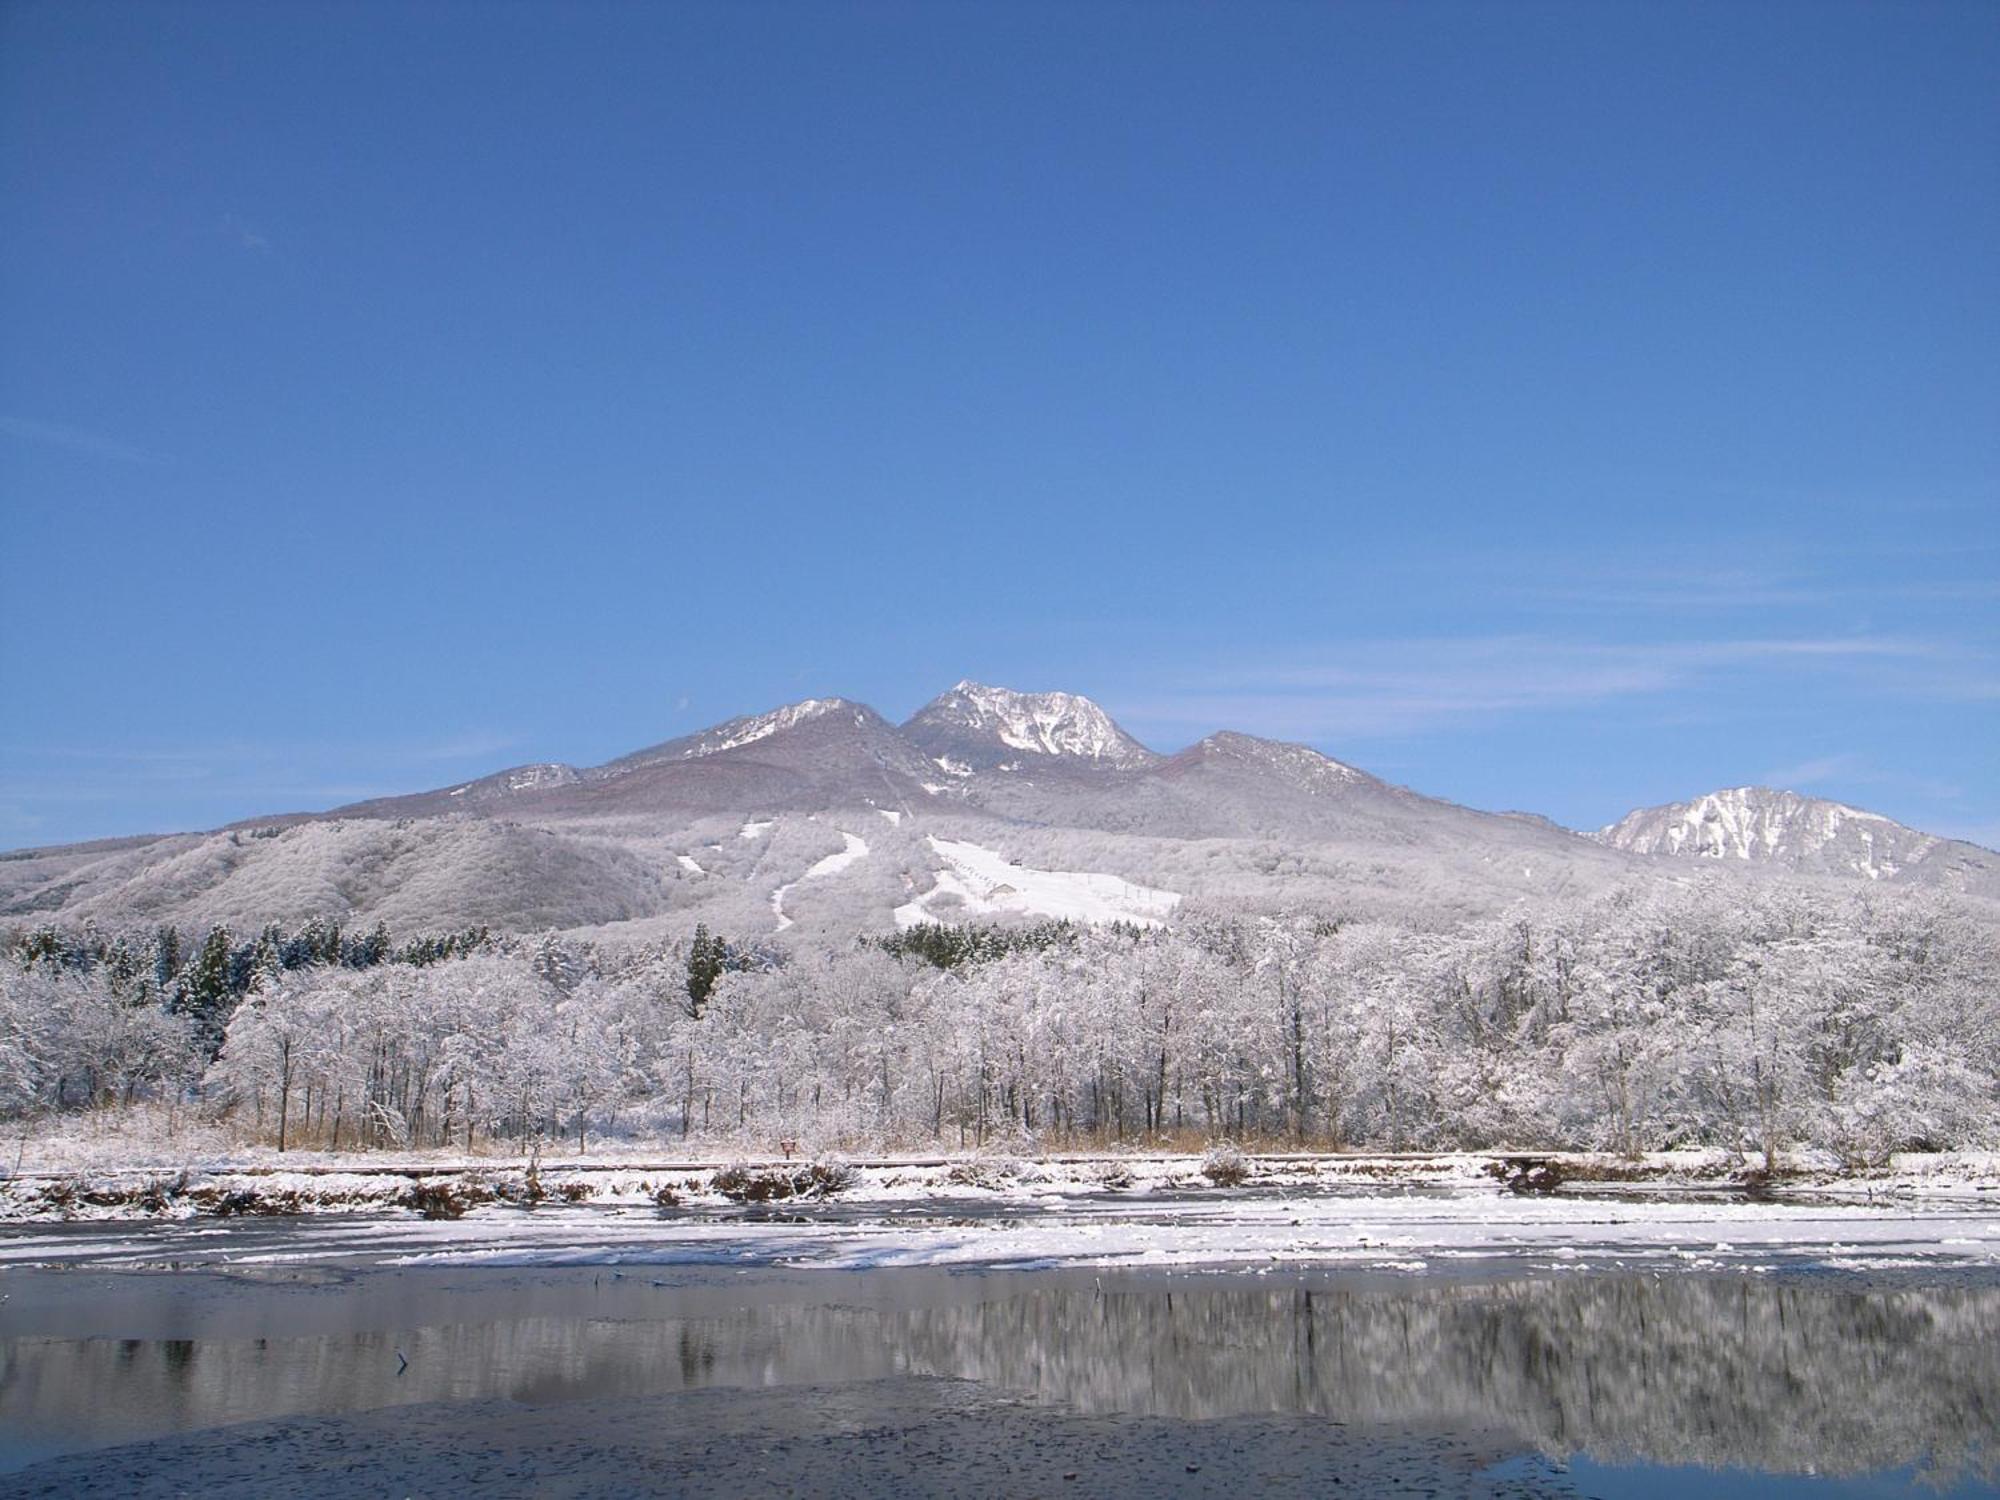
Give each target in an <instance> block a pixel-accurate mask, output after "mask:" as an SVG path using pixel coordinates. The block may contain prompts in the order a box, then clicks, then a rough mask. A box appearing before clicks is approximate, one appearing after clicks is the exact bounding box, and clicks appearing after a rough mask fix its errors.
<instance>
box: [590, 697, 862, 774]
mask: <svg viewBox="0 0 2000 1500" xmlns="http://www.w3.org/2000/svg"><path fill="white" fill-rule="evenodd" d="M843 714H851V715H852V716H853V718H854V722H855V724H856V725H858V726H860V725H870V724H880V723H881V722H882V720H881V716H880V715H878V714H877V713H876V712H875V710H874V709H872V708H870V707H868V705H867V704H865V703H856V702H854V701H853V700H852V699H850V698H802V699H800V700H799V701H798V702H797V703H787V704H785V705H784V706H783V707H782V708H774V709H771V710H770V711H769V712H767V713H761V714H743V715H741V716H740V717H738V718H734V719H727V720H725V721H723V722H722V723H720V724H714V725H711V726H710V727H709V728H707V729H701V730H697V731H696V732H695V733H693V734H689V735H683V736H682V737H681V738H679V739H675V740H668V741H667V742H666V743H664V744H660V745H653V746H649V747H648V748H647V749H644V750H635V751H634V752H632V753H631V754H630V755H622V756H620V757H619V758H618V759H617V760H614V761H610V762H607V763H606V764H604V765H602V766H599V767H598V768H597V770H596V772H595V773H593V774H594V775H596V776H597V777H599V778H602V777H604V776H607V775H609V776H616V775H620V774H622V773H624V772H626V771H636V770H638V769H640V768H641V767H644V766H655V765H659V764H661V763H662V762H665V761H682V760H703V759H706V758H707V757H708V756H711V755H720V754H721V753H722V752H723V751H725V750H738V749H741V748H742V747H743V746H745V745H754V744H756V743H757V742H758V741H759V740H767V739H770V738H771V737H772V736H773V735H776V734H780V733H783V732H784V731H785V730H788V729H796V728H798V727H799V726H800V725H802V724H811V723H815V722H817V721H820V720H831V719H834V718H837V717H838V716H840V715H843Z"/></svg>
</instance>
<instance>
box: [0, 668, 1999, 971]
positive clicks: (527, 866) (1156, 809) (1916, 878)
mask: <svg viewBox="0 0 2000 1500" xmlns="http://www.w3.org/2000/svg"><path fill="white" fill-rule="evenodd" d="M862 850H865V851H866V853H865V855H864V854H860V853H857V851H862ZM1696 857H1700V865H1701V868H1703V869H1704V870H1706V871H1707V872H1708V877H1707V878H1714V879H1745V880H1749V879H1758V880H1763V879H1773V878H1782V879H1789V878H1798V879H1806V880H1825V879H1843V880H1868V881H1874V882H1886V883H1891V884H1899V885H1900V884H1920V885H1934V886H1940V887H1943V888H1945V889H1949V890H1955V891H1961V892H1965V893H1969V894H1972V895H1975V896H1983V897H1987V898H1991V899H2000V855H1995V854H1993V853H1991V852H1990V851H1987V850H1983V849H1979V848H1976V847H1975V846H1973V845H1970V844H1963V843H1954V842H1952V841H1950V840H1945V839H1939V838H1934V837H1932V836H1930V835H1928V834H1923V833H1919V832H1917V831H1915V830H1913V829H1909V828H1905V827H1902V826H1901V825H1899V824H1896V823H1893V822H1890V821H1889V820H1888V819H1886V818H1883V817H1880V816H1878V815H1875V814H1872V813H1865V812H1860V811H1857V810H1856V809H1853V808H1849V807H1845V806H1842V805H1841V804H1838V803H1832V802H1824V801H1819V800H1816V799H1813V798H1808V797H1800V796H1798V795H1796V794H1794V793H1790V792H1775V791H1768V790H1763V789H1758V788H1739V789H1736V790H1733V791H1727V792H1717V793H1713V794H1711V795H1709V796H1707V797H1702V798H1698V799H1696V800H1694V801H1692V802H1687V803H1677V804H1674V805H1673V806H1670V807H1662V808H1650V809H1645V810H1642V811H1639V812H1635V813H1633V814H1631V815H1630V816H1628V817H1627V818H1625V819H1623V820H1621V821H1620V822H1618V823H1616V824H1614V825H1612V826H1611V827H1610V828H1607V829H1604V830H1602V831H1601V832H1599V833H1596V834H1592V835H1580V834H1576V833H1572V832H1570V831H1569V830H1567V829H1563V828H1559V827H1557V826H1556V825H1555V824H1553V823H1550V822H1549V821H1547V820H1546V819H1542V818H1538V817H1534V816H1532V815H1526V814H1521V813H1511V812H1510V813H1489V812H1482V811H1480V810H1478V809H1475V808H1469V807H1462V806H1460V805H1458V804H1456V803H1452V802H1447V801H1444V800H1442V799H1439V798H1435V797H1426V796H1424V795H1422V794H1420V793H1418V792H1415V791H1412V790H1410V789H1409V788H1407V787H1400V786H1395V785H1393V784H1391V783H1389V782H1386V781H1383V780H1382V779H1380V778H1379V777H1375V776H1371V775H1370V774H1368V773H1367V772H1366V771H1363V770H1360V769H1358V768H1356V767H1354V766H1350V765H1346V764H1343V763H1342V762H1340V761H1337V760H1334V759H1332V758H1330V757H1328V756H1326V755H1323V754H1321V753H1320V752H1319V751H1317V750H1314V749H1311V748H1309V747H1307V746H1304V745H1293V744H1284V743H1280V742H1277V741H1272V740H1265V739H1259V738H1256V737H1255V736H1251V735H1245V734H1236V733H1230V732H1222V733H1217V734H1212V735H1210V736H1209V737H1208V738H1206V739H1204V740H1201V741H1200V742H1198V743H1196V744H1194V745H1190V746H1189V747H1187V748H1186V749H1184V750H1181V751H1179V752H1177V753H1175V754H1173V755H1160V754H1157V753H1155V752H1154V751H1152V750H1150V749H1148V748H1147V747H1146V746H1144V745H1142V744H1140V743H1139V742H1138V741H1137V740H1135V739H1134V738H1132V736H1130V735H1128V734H1127V733H1125V732H1124V731H1123V730H1122V729H1120V728H1119V727H1118V725H1117V724H1116V723H1115V722H1114V721H1113V720H1112V718H1111V717H1110V715H1109V714H1107V713H1105V711H1104V710H1103V709H1102V708H1100V707H1099V706H1098V705H1097V704H1095V703H1092V702H1091V701H1090V700H1089V699H1088V698H1082V697H1078V696H1076V695H1074V694H1069V693H1018V692H1012V691H1009V690H1007V689H1005V688H997V687H989V686H985V685H982V684H979V683H972V682H962V683H960V684H959V685H958V686H957V687H955V688H953V689H952V690H951V691H949V692H947V693H945V694H943V695H941V696H940V697H938V698H937V699H935V700H933V701H932V702H931V703H929V704H927V705H925V707H924V708H922V709H920V710H919V711H918V712H917V713H916V714H915V715H913V716H912V717H911V718H910V719H909V720H908V721H907V722H906V723H904V724H903V725H901V726H897V725H894V724H891V723H889V722H888V721H887V720H886V719H884V718H883V717H882V716H881V715H880V714H878V713H877V712H876V711H875V710H874V709H872V708H869V707H868V706H867V705H866V704H862V703H856V702H853V701H852V700H849V699H845V698H810V699H806V700H804V701H803V702H799V703H793V704H788V705H786V706H784V707H781V708H777V709H773V710H771V711H769V712H767V713H760V714H752V715H746V716H744V717H740V718H735V719H730V720H728V721H727V722H725V723H722V724H717V725H715V726H714V727H712V728H709V729H705V730H702V731H700V732H698V733H695V734H691V735H684V736H682V737H680V738H678V739H673V740H668V741H666V742H664V743H662V744H658V745H653V746H650V747H648V748H646V749H644V750H638V751H635V752H633V753H631V754H629V755H624V756H620V757H618V758H617V759H615V760H611V761H607V762H605V763H604V764H602V765H598V766H591V767H581V768H580V767H575V766H570V765H566V764H561V763H543V764H536V765H528V766H516V767H513V768H510V769H508V770H505V771H499V772H495V773H493V774H492V775H489V776H485V777H481V778H478V779H477V780H474V781H469V782H464V783H460V784H457V785H452V786H444V787H438V788H434V789H432V790H430V791H425V792H416V793H411V794H409V795H405V796H397V797H386V798H379V799H376V800H374V801H371V802H365V803H359V804H355V805H352V806H348V807H342V808H336V809H333V810H332V811H330V812H324V813H297V812H295V813H288V814H282V815H278V816H273V817H267V818H260V819H254V820H249V821H246V822H245V823H242V824H238V825H236V826H234V827H232V828H226V829H222V830H220V831H218V832H214V833H207V834H180V835H173V836H169V837H164V838H147V839H132V840H119V841H106V842H102V843H99V844H95V845H78V846H75V847H72V848H66V849H50V850H24V851H17V852H15V853H13V854H10V855H8V856H6V858H5V859H0V924H6V923H8V922H10V921H11V922H15V923H18V922H20V921H23V920H39V919H41V918H43V917H55V918H60V919H64V920H84V919H86V918H87V919H89V920H93V921H96V922H98V923H99V924H100V925H104V926H108V927H116V926H121V925H124V924H127V923H131V922H138V921H146V922H153V921H174V922H179V923H183V924H199V923H202V922H206V921H211V920H224V921H228V922H230V923H231V924H233V925H238V926H244V925H250V926H254V925H257V924H258V923H260V922H261V921H263V920H282V921H298V920H302V919H303V918H305V917H307V916H313V915H322V916H327V917H331V918H337V919H340V920H343V921H347V920H358V919H368V920H372V919H374V918H375V917H378V916H381V917H385V918H387V919H389V920H391V921H392V922H393V923H394V924H395V925H397V926H399V927H405V928H422V927H432V928H444V927H450V926H453V925H462V924H464V923H466V922H474V921H476V922H489V923H492V924H493V925H495V926H498V927H510V928H516V929H536V928H546V927H578V926H593V927H597V926H607V925H608V926H612V927H617V928H619V929H620V930H631V931H634V932H635V935H640V936H643V935H645V934H646V933H654V932H657V931H659V930H661V929H666V930H680V929H683V928H685V929H691V928H692V926H693V924H694V923H695V922H696V921H705V922H706V923H707V924H708V925H709V927H710V928H711V930H714V931H728V932H732V933H737V934H740V935H745V936H748V935H751V934H758V933H766V934H768V933H772V932H774V930H775V931H777V932H785V933H787V934H789V936H790V937H793V938H796V937H801V936H809V935H813V934H818V935H821V936H832V935H837V934H839V933H842V932H845V933H847V934H849V935H850V936H851V935H852V933H853V932H855V931H857V930H859V931H868V930H882V929H886V928H888V927H890V926H893V925H894V923H895V922H896V921H897V920H904V919H908V918H909V917H910V914H911V913H913V912H921V913H923V914H925V916H926V917H928V918H936V919H952V918H953V914H954V913H958V914H962V915H968V916H969V915H977V914H979V913H982V912H989V911H990V912H1002V913H1021V914H1032V913H1040V914H1043V915H1079V914H1082V915H1088V914H1090V913H1094V912H1099V911H1110V910H1114V909H1115V910H1117V911H1119V912H1121V913H1122V914H1123V915H1124V917H1125V919H1127V920H1135V921H1137V920H1146V919H1151V918H1155V917H1158V916H1159V915H1162V914H1164V912H1165V911H1166V910H1167V909H1168V908H1169V906H1171V905H1172V904H1173V903H1177V902H1179V901H1181V900H1193V901H1198V902H1199V901H1209V902H1221V903H1235V904H1248V905H1252V906H1257V907H1264V908H1296V907H1299V906H1310V905H1319V906H1328V907H1337V908H1338V909H1339V910H1341V911H1342V912H1343V913H1345V914H1347V915H1349V916H1358V917H1368V916H1380V917H1399V916H1403V917H1407V916H1409V915H1410V914H1411V913H1413V912H1421V913H1428V914H1431V915H1434V916H1438V915H1441V916H1447V917H1449V916H1463V915H1470V914H1477V913H1488V912H1498V911H1502V910H1505V909H1508V908H1509V907H1510V906H1512V905H1513V904H1514V903H1517V902H1520V901H1522V900H1539V899H1552V898H1558V897H1560V898H1563V899H1569V898H1572V897H1575V896H1578V895H1587V894H1588V893H1590V892H1594V891H1603V890H1609V889H1611V888H1613V887H1615V886H1621V885H1630V884H1632V883H1635V882H1637V883H1645V882H1648V881H1670V882H1674V883H1676V884H1680V883H1684V882H1685V880H1686V878H1687V872H1688V869H1689V866H1690V863H1691V861H1693V860H1694V859H1695V858H1696ZM1010 870H1011V871H1014V872H1016V873H1013V874H1009V873H1008V872H1009V871H1010ZM975 877H977V878H975ZM1105 892H1113V893H1122V894H1120V895H1119V897H1118V901H1117V902H1113V903H1111V904H1110V905H1107V904H1106V902H1107V900H1109V898H1107V897H1105V896H1104V893H1105ZM1133 893H1138V894H1137V895H1135V894H1133ZM1141 898H1143V899H1141ZM1134 902H1138V903H1139V904H1137V905H1134V904H1133V903H1134ZM1119 903H1123V904H1122V905H1121V904H1119ZM1146 903H1153V904H1152V905H1147V904H1146Z"/></svg>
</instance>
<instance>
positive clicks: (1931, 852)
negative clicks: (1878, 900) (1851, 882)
mask: <svg viewBox="0 0 2000 1500" xmlns="http://www.w3.org/2000/svg"><path fill="white" fill-rule="evenodd" d="M1595 837H1596V838H1597V839H1598V840H1600V841H1601V842H1602V843H1604V844H1606V845H1608V846H1609V847H1611V848H1613V849H1622V850H1624V851H1626V852H1627V853H1630V854H1664V855H1676V856H1681V857H1684V858H1689V859H1708V860H1722V861H1741V862H1743V863H1747V864H1763V865H1778V866H1783V867H1784V868H1787V869H1791V870H1800V871H1810V872H1814V873H1818V874H1828V875H1841V876H1857V877H1859V878H1861V879H1864V880H1919V879H1921V880H1931V881H1936V882H1939V883H1944V884H1952V885H1960V886H1964V885H1967V884H1977V883H1978V882H1979V881H1980V879H1981V878H1982V877H1990V876H1992V875H1994V874H1995V873H1996V871H2000V858H1996V857H1995V856H1994V855H1993V853H1992V852H1991V851H1989V850H1985V849H1981V848H1979V847H1978V846H1977V845H1975V844H1965V843H1960V842H1957V841H1956V840H1952V839H1942V838H1938V837H1936V836H1934V835H1932V834H1928V833H1921V832H1919V831H1918V830H1916V829H1914V828H1906V827H1904V826H1903V825H1902V824H1901V823H1897V822H1893V821H1891V820H1890V819H1888V818H1885V817H1883V816H1882V815H1881V814H1880V813H1871V812H1863V811H1862V810H1861V809H1860V808H1857V807H1849V806H1847V805H1846V804H1845V803H1840V802H1829V801H1827V800H1825V799H1824V798H1820V797H1805V796H1801V795H1800V794H1799V793H1797V792H1787V791H1779V790H1775V789H1773V788H1771V787H1761V786H1739V787H1729V788H1727V789H1725V790H1723V791H1717V792H1710V793H1708V794H1707V795H1706V796H1702V797H1696V798H1694V799H1692V800H1691V801H1687V802H1670V803H1668V804H1666V805H1665V806H1663V807H1642V808H1640V809H1638V810H1637V811H1635V812H1630V813H1627V814H1626V815H1625V816H1624V817H1622V818H1620V819H1619V820H1618V821H1617V822H1616V823H1613V824H1611V825H1610V826H1609V827H1608V828H1602V829H1599V830H1598V832H1597V833H1596V835H1595Z"/></svg>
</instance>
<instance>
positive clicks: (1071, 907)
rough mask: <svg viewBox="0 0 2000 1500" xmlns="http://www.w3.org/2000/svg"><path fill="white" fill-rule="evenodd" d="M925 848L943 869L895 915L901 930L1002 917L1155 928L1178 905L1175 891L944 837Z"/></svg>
mask: <svg viewBox="0 0 2000 1500" xmlns="http://www.w3.org/2000/svg"><path fill="white" fill-rule="evenodd" d="M926 842H927V843H928V844H929V845H930V847H931V852H932V853H934V854H936V855H937V856H938V857H939V858H940V859H942V860H943V861H944V864H943V866H942V867H941V868H940V869H939V870H938V871H937V876H936V882H937V883H936V884H935V885H933V886H932V887H931V888H930V890H928V891H926V892H925V893H924V894H923V895H921V896H919V897H917V899H916V900H914V901H911V902H908V903H906V904H905V905H902V906H899V907H897V908H896V925H897V926H898V927H914V926H916V925H917V924H918V923H919V922H936V921H962V920H964V919H965V918H967V917H990V916H999V915H1002V914H1013V915H1022V916H1036V917H1057V918H1067V919H1068V920H1070V921H1072V922H1082V923H1085V924H1087V925H1091V926H1101V925H1104V924H1106V923H1111V922H1131V923H1134V924H1136V925H1138V926H1140V927H1157V926H1159V925H1160V924H1161V923H1162V922H1164V921H1165V920H1166V919H1167V917H1168V916H1170V915H1171V914H1172V912H1173V909H1174V908H1175V907H1176V906H1178V905H1179V904H1180V900H1181V898H1180V894H1179V893H1178V892H1176V891H1162V890H1155V889H1154V888H1153V887H1151V886H1144V885H1135V884H1133V883H1132V882H1131V881H1129V880H1126V879H1123V878H1122V877H1120V876H1117V875H1099V874H1091V873H1086V872H1082V871H1076V870H1036V869H1030V868H1029V867H1027V866H1025V865H1018V864H1015V863H1013V862H1012V861H1010V860H1009V859H1008V858H1007V857H1006V856H1005V855H1004V854H1000V853H998V852H996V851H995V850H992V849H988V848H985V847H984V846H982V845H979V844H973V843H967V842H964V841H961V840H957V839H941V838H929V839H927V840H926Z"/></svg>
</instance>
